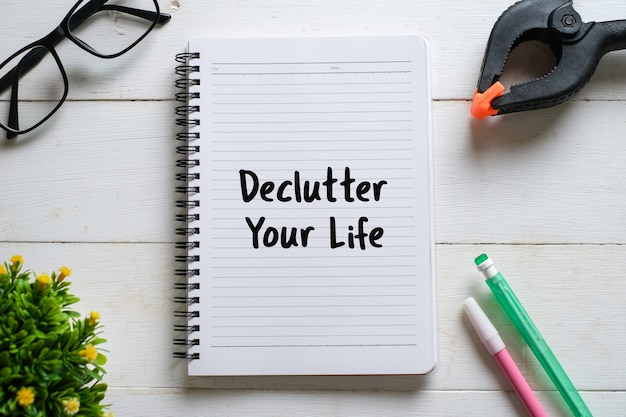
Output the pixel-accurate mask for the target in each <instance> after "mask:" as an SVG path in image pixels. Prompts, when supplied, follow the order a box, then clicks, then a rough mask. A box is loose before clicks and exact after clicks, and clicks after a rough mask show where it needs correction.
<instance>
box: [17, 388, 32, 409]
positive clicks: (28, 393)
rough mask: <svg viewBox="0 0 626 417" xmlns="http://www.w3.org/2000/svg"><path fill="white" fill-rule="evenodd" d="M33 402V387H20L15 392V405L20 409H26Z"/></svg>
mask: <svg viewBox="0 0 626 417" xmlns="http://www.w3.org/2000/svg"><path fill="white" fill-rule="evenodd" d="M34 402H35V390H34V389H33V387H22V388H20V390H19V391H18V392H17V403H18V404H19V405H21V406H22V407H28V406H29V405H31V404H32V403H34Z"/></svg>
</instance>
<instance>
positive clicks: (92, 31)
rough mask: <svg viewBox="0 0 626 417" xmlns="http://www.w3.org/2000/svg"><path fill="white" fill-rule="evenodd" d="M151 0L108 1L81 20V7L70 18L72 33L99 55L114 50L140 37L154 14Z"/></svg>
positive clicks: (126, 46) (152, 19) (150, 25)
mask: <svg viewBox="0 0 626 417" xmlns="http://www.w3.org/2000/svg"><path fill="white" fill-rule="evenodd" d="M144 11H151V12H156V7H155V4H154V1H153V0H113V1H107V2H106V3H105V4H104V5H103V6H102V7H100V9H99V10H98V11H97V12H95V13H93V14H92V15H91V16H89V17H88V18H87V19H86V20H85V21H84V22H82V23H80V20H82V17H81V9H80V8H79V9H78V11H77V12H75V13H74V16H72V17H71V18H70V21H69V27H70V30H71V33H72V36H74V37H75V38H78V39H80V40H81V41H82V42H84V43H86V44H87V45H88V46H89V47H91V49H93V50H94V51H96V52H98V53H100V54H102V55H114V54H117V53H119V52H121V51H123V50H125V49H127V48H129V47H130V46H131V45H133V44H134V43H135V42H137V40H139V39H140V38H142V37H143V36H144V35H145V34H146V33H147V32H148V31H149V30H150V28H151V27H152V26H153V24H154V20H155V19H156V18H157V16H156V15H154V14H152V15H149V14H146V13H143V12H144Z"/></svg>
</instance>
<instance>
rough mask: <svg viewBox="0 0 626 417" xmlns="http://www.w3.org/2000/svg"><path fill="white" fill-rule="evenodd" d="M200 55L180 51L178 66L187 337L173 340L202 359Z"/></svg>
mask: <svg viewBox="0 0 626 417" xmlns="http://www.w3.org/2000/svg"><path fill="white" fill-rule="evenodd" d="M198 58H200V54H198V53H193V52H187V53H182V54H178V55H176V62H177V63H178V64H179V65H177V66H176V68H175V71H176V74H177V75H179V76H181V77H182V78H180V79H178V80H176V87H177V88H179V89H181V90H182V91H180V92H178V93H177V94H176V101H178V102H179V103H182V104H180V105H178V106H177V107H176V125H178V126H180V127H181V128H182V129H181V131H180V132H178V133H177V134H176V140H177V141H178V145H177V146H176V153H177V155H179V158H178V159H177V160H176V166H177V168H178V169H179V170H180V172H177V173H176V182H177V185H176V189H175V190H176V194H177V195H178V196H179V197H178V198H176V201H175V205H176V208H177V209H179V210H181V212H179V213H177V214H176V222H177V223H178V226H177V228H176V235H177V236H180V237H181V239H184V240H181V241H178V242H176V244H175V248H176V251H177V253H176V255H175V257H174V261H175V262H176V264H177V265H181V266H180V267H177V268H176V269H175V270H174V275H175V276H176V277H177V279H180V280H181V281H180V282H175V283H174V289H175V290H176V291H177V292H178V293H179V294H180V295H177V296H175V297H174V302H175V303H176V304H178V305H182V306H185V308H184V309H181V310H178V309H177V310H175V311H174V317H177V318H179V319H181V320H184V323H176V324H174V331H175V332H177V333H179V334H181V336H183V337H175V338H174V339H173V341H172V342H173V344H174V345H175V346H181V347H184V350H182V351H175V352H174V357H175V358H181V359H187V360H195V359H200V353H198V352H191V351H190V348H193V347H195V346H198V345H200V339H199V338H197V337H194V336H193V335H194V334H197V332H199V331H200V325H198V324H196V323H193V322H192V321H193V320H194V319H197V318H199V317H200V312H199V311H197V310H195V309H194V306H195V305H197V304H198V303H199V302H200V297H199V296H198V295H196V294H197V291H198V290H199V289H200V283H198V282H192V280H193V279H195V278H197V277H199V276H200V269H199V268H196V267H194V266H193V264H194V263H196V262H199V261H200V255H198V254H197V253H194V251H197V250H198V248H200V241H199V235H200V228H199V227H197V226H195V225H194V223H195V222H198V221H199V220H200V213H198V212H196V210H197V208H198V207H199V206H200V201H199V200H198V198H197V195H198V193H200V186H199V185H197V183H195V184H194V183H193V182H194V181H197V180H199V179H200V173H199V172H196V171H195V169H196V168H197V167H198V166H200V159H198V157H197V156H196V154H198V153H199V152H200V145H199V144H198V142H199V139H200V133H199V132H197V131H193V128H195V127H196V126H199V125H200V119H199V117H196V116H197V113H198V112H200V106H199V105H197V104H195V103H193V101H194V100H197V99H199V98H200V93H198V92H196V91H189V89H190V87H195V86H198V85H200V80H199V79H197V78H192V77H193V76H192V74H194V73H197V72H199V71H200V67H199V66H198V65H195V64H194V62H193V61H194V60H197V59H198Z"/></svg>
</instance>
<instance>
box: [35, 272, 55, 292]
mask: <svg viewBox="0 0 626 417" xmlns="http://www.w3.org/2000/svg"><path fill="white" fill-rule="evenodd" d="M37 282H38V283H39V289H40V290H43V289H44V288H45V287H46V285H48V284H50V283H51V282H52V278H50V275H48V274H39V275H37Z"/></svg>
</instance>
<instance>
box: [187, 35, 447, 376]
mask: <svg viewBox="0 0 626 417" xmlns="http://www.w3.org/2000/svg"><path fill="white" fill-rule="evenodd" d="M188 50H189V52H188V53H186V54H181V55H179V56H178V57H177V60H178V61H179V62H180V65H179V67H177V71H178V73H179V74H181V75H183V78H182V79H181V80H179V82H178V83H177V84H178V86H179V87H181V88H182V89H183V90H181V93H179V94H178V95H177V99H178V100H179V101H184V102H185V103H184V105H181V106H179V108H178V109H177V112H178V114H179V115H180V119H179V120H178V124H179V125H181V126H184V127H181V130H183V131H181V133H180V134H179V135H178V137H177V139H178V141H179V143H178V146H177V152H178V153H179V154H180V157H179V161H178V166H179V167H180V172H179V173H178V176H177V179H178V180H179V184H178V187H177V191H178V192H179V194H178V195H179V198H178V199H177V207H178V210H180V211H179V212H178V213H177V219H178V221H179V222H180V225H179V228H178V229H177V231H178V234H179V235H181V236H182V239H183V241H180V242H177V247H178V248H179V251H180V252H181V253H179V256H177V261H178V262H180V267H179V268H178V269H177V275H178V277H179V279H180V280H181V282H178V283H177V284H176V287H177V288H178V289H179V290H181V291H182V292H183V294H181V297H177V301H178V302H180V303H183V304H180V306H181V307H180V308H179V309H177V310H178V311H177V312H176V315H177V316H179V317H180V318H179V320H182V321H184V322H181V323H178V324H177V325H176V330H177V331H180V332H181V336H180V337H179V338H176V339H175V343H176V344H178V345H181V349H180V350H181V351H180V352H177V353H175V356H177V357H182V358H185V359H187V360H188V361H189V374H190V375H212V376H219V375H365V374H368V375H373V374H378V375H379V374H387V375H389V374H424V373H427V372H428V371H430V370H431V369H432V368H433V367H434V366H435V362H436V344H435V339H436V337H435V334H436V332H435V323H436V320H435V306H434V234H433V201H432V176H431V168H432V167H431V165H432V162H431V157H432V150H431V133H430V131H431V128H430V92H429V90H430V87H429V75H428V58H427V57H428V53H427V46H426V44H425V42H424V41H423V39H421V38H419V37H417V36H380V37H319V38H314V37H312V38H259V39H194V40H192V41H191V42H189V47H188Z"/></svg>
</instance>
